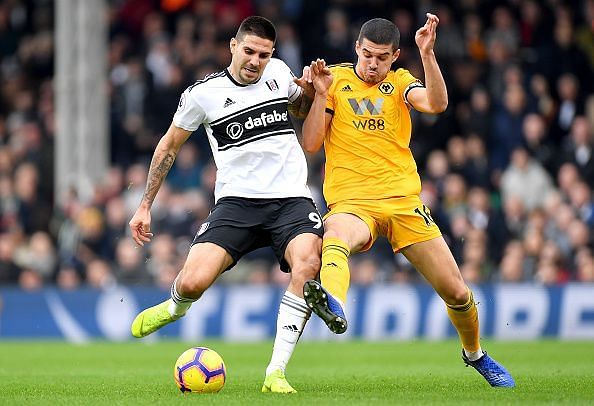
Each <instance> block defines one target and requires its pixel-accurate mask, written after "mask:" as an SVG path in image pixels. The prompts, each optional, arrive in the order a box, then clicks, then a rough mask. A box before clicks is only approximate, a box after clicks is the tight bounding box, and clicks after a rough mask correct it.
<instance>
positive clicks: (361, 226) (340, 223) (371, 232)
mask: <svg viewBox="0 0 594 406" xmlns="http://www.w3.org/2000/svg"><path fill="white" fill-rule="evenodd" d="M339 210H340V209H339ZM345 210H347V209H346V208H345ZM349 210H350V211H353V213H348V212H341V211H331V212H330V213H329V214H328V215H327V216H326V218H325V219H324V228H325V229H326V231H325V232H324V238H338V239H340V240H342V241H344V242H346V243H347V244H348V246H349V249H350V250H351V252H353V253H355V252H359V251H364V250H366V249H368V248H369V247H370V246H371V244H372V243H373V241H374V240H375V237H376V236H377V232H376V231H375V230H376V229H377V227H376V225H375V221H374V220H373V218H372V217H371V216H367V215H364V214H363V213H362V212H357V213H355V209H349Z"/></svg>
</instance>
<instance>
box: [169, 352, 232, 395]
mask: <svg viewBox="0 0 594 406" xmlns="http://www.w3.org/2000/svg"><path fill="white" fill-rule="evenodd" d="M173 377H174V379H175V383H176V384H177V387H178V388H179V390H181V391H182V392H184V393H185V392H194V393H213V392H218V391H220V390H221V389H223V385H225V379H226V378H227V371H226V369H225V363H224V362H223V359H222V358H221V356H220V355H219V354H217V352H216V351H213V350H211V349H210V348H206V347H194V348H190V349H189V350H186V351H184V353H183V354H182V355H180V356H179V358H178V359H177V362H176V363H175V367H174V368H173Z"/></svg>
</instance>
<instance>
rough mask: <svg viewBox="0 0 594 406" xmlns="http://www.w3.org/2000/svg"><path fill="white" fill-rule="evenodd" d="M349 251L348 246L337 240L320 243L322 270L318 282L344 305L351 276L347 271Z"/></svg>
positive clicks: (330, 239) (332, 239) (327, 239)
mask: <svg viewBox="0 0 594 406" xmlns="http://www.w3.org/2000/svg"><path fill="white" fill-rule="evenodd" d="M349 254H350V250H349V247H348V245H347V244H346V243H345V242H344V241H342V240H340V239H338V238H324V242H323V243H322V269H321V270H320V281H321V282H322V286H324V289H326V290H327V291H328V292H329V293H330V294H331V295H332V296H334V297H335V298H336V299H338V300H340V301H341V302H342V304H345V303H346V297H347V290H348V289H349V282H350V279H351V274H350V271H349V262H348V258H349Z"/></svg>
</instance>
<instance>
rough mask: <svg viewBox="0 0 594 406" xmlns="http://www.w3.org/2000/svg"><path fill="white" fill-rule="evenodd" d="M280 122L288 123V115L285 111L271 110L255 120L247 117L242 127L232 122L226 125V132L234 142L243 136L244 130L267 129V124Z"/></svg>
mask: <svg viewBox="0 0 594 406" xmlns="http://www.w3.org/2000/svg"><path fill="white" fill-rule="evenodd" d="M282 121H289V118H288V113H287V112H286V111H285V112H284V113H279V112H277V111H276V110H272V113H262V114H260V115H259V116H258V117H255V118H254V117H248V119H247V120H246V121H245V123H243V125H242V124H241V123H238V122H233V123H231V124H229V125H227V128H226V132H227V135H228V136H229V137H230V138H231V139H233V140H236V139H238V138H240V137H241V136H242V135H243V130H244V128H245V129H247V130H252V129H254V128H259V127H268V125H269V124H274V123H278V122H282Z"/></svg>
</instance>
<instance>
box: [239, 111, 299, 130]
mask: <svg viewBox="0 0 594 406" xmlns="http://www.w3.org/2000/svg"><path fill="white" fill-rule="evenodd" d="M287 114H288V113H287V112H286V111H285V112H284V113H277V111H276V110H273V111H272V113H270V114H266V113H262V114H260V116H259V117H256V118H253V117H248V119H247V121H246V122H245V123H244V124H243V126H244V127H245V128H247V129H248V130H251V129H252V128H256V127H266V126H268V124H274V123H278V122H279V121H287V119H288V118H287Z"/></svg>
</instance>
